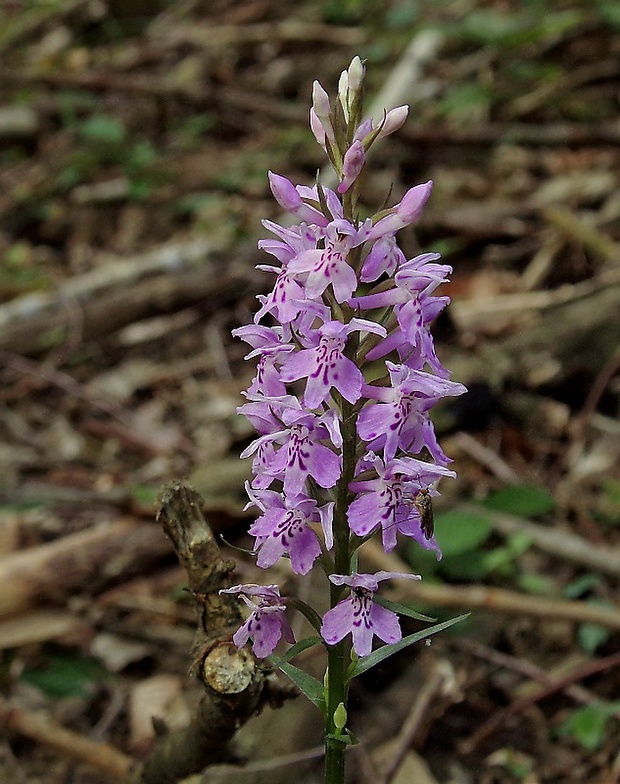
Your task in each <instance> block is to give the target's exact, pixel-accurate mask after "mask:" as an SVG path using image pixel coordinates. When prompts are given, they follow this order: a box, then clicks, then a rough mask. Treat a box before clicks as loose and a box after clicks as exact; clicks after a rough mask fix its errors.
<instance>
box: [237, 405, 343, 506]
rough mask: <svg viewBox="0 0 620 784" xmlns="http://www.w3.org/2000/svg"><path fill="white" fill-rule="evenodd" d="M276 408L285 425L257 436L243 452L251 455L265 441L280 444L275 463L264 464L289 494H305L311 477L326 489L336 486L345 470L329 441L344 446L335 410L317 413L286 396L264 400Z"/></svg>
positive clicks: (274, 458) (268, 474)
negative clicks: (327, 443) (308, 410)
mask: <svg viewBox="0 0 620 784" xmlns="http://www.w3.org/2000/svg"><path fill="white" fill-rule="evenodd" d="M264 402H268V403H269V405H270V407H271V408H272V410H273V407H274V405H276V406H277V407H278V408H279V413H278V415H279V417H280V418H281V420H282V422H283V424H284V425H285V428H284V429H282V430H278V431H275V432H272V433H267V434H265V435H262V436H260V437H259V438H257V439H255V440H254V441H253V442H252V443H251V444H250V446H249V447H247V448H246V449H245V450H244V451H243V452H242V453H241V457H242V458H243V457H248V456H250V455H252V454H254V453H255V452H256V451H257V450H259V449H260V448H262V447H263V446H264V445H265V444H269V443H271V444H280V448H279V449H278V450H277V451H276V452H275V454H274V455H273V458H272V460H271V462H270V463H269V464H268V465H266V466H264V471H263V475H264V476H268V477H270V478H271V479H270V481H269V483H265V484H264V485H263V486H265V487H267V486H268V484H271V481H273V480H274V479H281V480H282V482H283V485H284V492H285V493H286V495H290V496H296V495H302V494H303V492H304V488H305V484H306V480H307V479H308V477H309V476H311V477H312V478H313V479H314V480H315V482H316V483H317V484H318V485H319V486H320V487H324V488H328V487H333V486H334V485H335V484H336V482H337V481H338V479H339V478H340V474H341V472H342V456H341V455H339V454H336V452H334V451H332V449H330V448H329V447H328V446H326V444H325V443H324V442H325V441H327V442H329V443H332V444H333V445H334V446H335V447H338V446H341V445H342V438H341V436H340V429H339V424H338V419H337V416H336V414H335V412H334V411H327V412H325V413H324V414H323V415H321V416H316V415H314V414H312V413H309V412H307V411H306V410H305V409H303V408H302V406H301V404H300V403H299V401H298V400H297V399H296V398H294V397H292V396H288V395H287V396H286V397H284V398H280V399H279V400H278V399H276V400H271V401H268V399H264Z"/></svg>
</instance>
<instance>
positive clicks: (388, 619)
mask: <svg viewBox="0 0 620 784" xmlns="http://www.w3.org/2000/svg"><path fill="white" fill-rule="evenodd" d="M400 578H403V579H406V580H419V579H420V575H417V574H405V573H401V572H383V571H382V572H377V573H376V574H374V575H372V574H353V575H351V576H349V575H345V574H332V575H330V578H329V579H330V580H331V582H332V583H333V584H334V585H347V586H348V587H349V588H350V589H351V593H350V595H349V596H348V597H347V598H346V599H343V600H342V601H341V602H338V604H337V605H336V606H335V607H333V608H332V609H331V610H329V611H328V612H327V613H326V614H325V615H324V616H323V624H322V626H321V636H322V637H323V639H324V640H325V642H326V643H327V644H328V645H336V644H337V643H339V642H340V641H341V640H343V639H344V638H345V637H346V636H347V634H349V633H350V634H351V635H352V637H353V650H354V651H355V653H357V655H358V656H368V655H369V654H370V653H371V651H372V640H373V637H374V636H375V635H376V636H377V637H378V638H379V639H380V640H383V642H385V643H395V642H398V641H399V640H400V639H401V638H402V632H401V628H400V623H399V620H398V616H397V615H396V613H395V612H392V610H388V609H387V608H385V607H382V606H381V605H380V604H377V603H376V602H374V601H373V597H374V595H375V593H376V592H377V590H378V589H379V583H380V582H381V581H382V580H395V579H400Z"/></svg>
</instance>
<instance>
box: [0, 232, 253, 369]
mask: <svg viewBox="0 0 620 784" xmlns="http://www.w3.org/2000/svg"><path fill="white" fill-rule="evenodd" d="M251 279H252V271H251V269H250V268H249V265H248V266H245V265H243V264H238V265H232V264H229V263H227V262H226V261H225V260H224V259H222V258H221V257H218V253H217V251H216V249H215V248H214V246H213V244H212V243H211V242H210V241H209V240H208V239H206V238H198V239H194V240H186V241H179V242H176V243H171V244H169V245H164V246H162V247H159V248H156V249H155V250H152V251H149V252H148V253H143V254H141V255H139V256H135V257H133V258H119V259H112V260H110V261H107V262H104V263H101V264H100V266H98V267H97V268H96V269H94V270H91V271H89V272H86V273H84V274H83V275H78V276H75V277H73V278H71V279H69V280H67V281H66V282H65V283H64V284H63V285H61V286H60V287H59V288H57V289H56V290H54V291H50V292H35V293H32V294H26V295H24V296H22V297H18V298H16V299H13V300H11V301H10V302H7V303H6V304H4V305H1V306H0V349H6V350H10V351H12V352H15V353H22V354H31V353H36V352H39V351H43V350H45V349H48V348H50V346H53V345H58V344H59V343H62V342H63V341H64V340H65V339H66V337H67V335H68V334H70V333H71V331H74V330H75V329H76V327H75V322H76V319H75V310H76V308H77V309H78V310H79V312H80V324H79V327H80V331H81V334H80V337H81V339H82V340H88V339H92V338H95V337H96V338H101V337H103V336H104V335H109V334H110V333H112V332H114V331H115V330H117V329H119V328H120V327H123V326H125V325H126V324H130V323H132V322H135V321H138V320H140V319H143V318H146V317H148V316H154V315H157V314H161V313H167V312H170V311H174V310H177V309H180V308H181V307H184V306H186V305H190V304H194V303H196V302H200V303H201V304H202V305H204V306H208V305H209V304H211V306H212V307H221V306H222V304H224V303H226V302H229V301H234V300H235V299H237V298H238V297H239V296H240V295H241V294H242V293H243V292H244V291H246V290H247V289H248V288H249V286H250V281H251Z"/></svg>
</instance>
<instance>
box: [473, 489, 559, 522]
mask: <svg viewBox="0 0 620 784" xmlns="http://www.w3.org/2000/svg"><path fill="white" fill-rule="evenodd" d="M483 506H485V507H487V508H488V509H494V510H495V511H497V512H507V513H508V514H514V515H519V516H520V517H536V516H538V515H542V514H546V513H547V512H551V511H552V510H553V509H555V506H556V504H555V498H554V497H553V496H552V495H551V493H549V492H548V491H547V490H545V489H544V488H542V487H538V486H537V485H513V486H511V487H504V488H503V489H502V490H498V491H497V492H496V493H491V495H490V496H488V497H487V498H486V499H485V500H484V502H483Z"/></svg>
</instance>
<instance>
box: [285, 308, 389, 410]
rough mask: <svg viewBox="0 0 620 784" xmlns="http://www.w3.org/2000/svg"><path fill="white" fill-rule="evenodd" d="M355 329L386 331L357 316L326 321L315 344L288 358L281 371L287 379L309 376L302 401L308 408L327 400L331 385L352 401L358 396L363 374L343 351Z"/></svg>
mask: <svg viewBox="0 0 620 784" xmlns="http://www.w3.org/2000/svg"><path fill="white" fill-rule="evenodd" d="M354 331H358V332H374V333H375V334H377V335H385V334H386V332H385V329H384V328H383V327H381V326H380V325H379V324H375V323H374V322H372V321H366V320H365V319H356V318H354V319H351V321H350V322H349V323H348V324H343V323H342V322H340V321H326V322H325V323H324V324H323V326H321V327H319V328H318V329H317V330H316V331H315V333H314V342H315V343H316V347H315V348H307V349H303V350H302V351H297V352H295V353H294V354H291V356H290V357H288V359H286V360H285V362H284V364H283V366H282V371H281V378H282V380H283V381H284V382H286V383H288V382H290V381H296V380H297V379H300V378H306V379H307V382H306V390H305V392H304V399H303V403H304V405H305V406H307V407H308V408H311V409H314V408H318V407H319V406H320V405H321V403H323V402H324V401H325V400H327V398H328V397H329V394H330V391H331V389H332V387H335V388H336V389H337V390H338V392H340V394H341V395H342V396H343V397H344V398H345V400H348V401H349V402H350V403H355V402H356V401H357V400H359V398H360V395H361V392H362V384H363V382H364V377H363V375H362V372H361V370H360V369H359V368H358V367H357V365H356V364H355V363H354V362H353V361H352V360H350V359H349V358H348V357H346V356H345V355H344V349H345V346H346V342H347V337H348V336H349V335H350V334H351V332H354Z"/></svg>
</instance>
